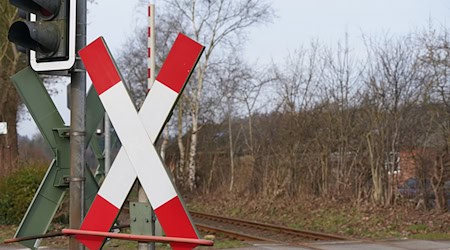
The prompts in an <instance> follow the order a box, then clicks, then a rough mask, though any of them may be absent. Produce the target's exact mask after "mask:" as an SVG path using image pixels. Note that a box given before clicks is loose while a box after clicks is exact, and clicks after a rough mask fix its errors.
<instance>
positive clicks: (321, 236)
mask: <svg viewBox="0 0 450 250" xmlns="http://www.w3.org/2000/svg"><path fill="white" fill-rule="evenodd" d="M190 214H191V215H192V216H193V217H194V218H203V219H206V220H212V221H218V222H222V223H228V224H236V225H240V226H245V227H249V228H257V229H261V230H265V231H272V232H277V233H284V234H287V235H293V236H298V237H302V238H306V239H312V240H350V238H347V237H343V236H339V235H334V234H328V233H320V232H313V231H308V230H298V229H293V228H289V227H285V226H279V225H273V224H267V223H260V222H255V221H250V220H245V219H236V218H229V217H224V216H218V215H212V214H205V213H199V212H192V211H191V212H190ZM196 224H197V223H196ZM197 225H198V224H197Z"/></svg>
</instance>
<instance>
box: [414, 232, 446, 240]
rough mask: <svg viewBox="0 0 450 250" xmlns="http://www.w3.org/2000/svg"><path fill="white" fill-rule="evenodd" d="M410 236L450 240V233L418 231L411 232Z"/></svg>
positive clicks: (422, 238)
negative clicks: (416, 232) (415, 232)
mask: <svg viewBox="0 0 450 250" xmlns="http://www.w3.org/2000/svg"><path fill="white" fill-rule="evenodd" d="M408 238H410V239H417V240H450V233H436V232H434V233H418V234H411V235H409V237H408Z"/></svg>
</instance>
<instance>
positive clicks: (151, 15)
mask: <svg viewBox="0 0 450 250" xmlns="http://www.w3.org/2000/svg"><path fill="white" fill-rule="evenodd" d="M147 36H148V47H147V50H148V52H147V53H148V58H147V64H148V69H147V74H148V87H147V88H148V89H147V91H151V88H152V86H153V83H154V81H155V5H154V4H149V6H148V34H147ZM138 201H139V202H141V203H148V199H147V195H146V194H145V191H144V189H143V188H142V186H141V185H140V184H139V188H138ZM151 218H152V219H151V232H152V235H155V231H156V230H155V214H154V211H153V209H151ZM138 249H139V250H147V249H150V250H154V249H155V243H154V242H151V243H145V242H139V246H138Z"/></svg>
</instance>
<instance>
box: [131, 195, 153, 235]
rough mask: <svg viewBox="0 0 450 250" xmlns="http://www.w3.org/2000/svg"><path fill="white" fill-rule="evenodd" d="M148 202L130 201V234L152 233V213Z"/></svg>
mask: <svg viewBox="0 0 450 250" xmlns="http://www.w3.org/2000/svg"><path fill="white" fill-rule="evenodd" d="M151 214H152V213H151V207H150V204H148V203H142V202H130V229H131V233H132V234H139V235H152V226H151V225H152V224H151V223H152V215H151Z"/></svg>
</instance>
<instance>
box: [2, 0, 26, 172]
mask: <svg viewBox="0 0 450 250" xmlns="http://www.w3.org/2000/svg"><path fill="white" fill-rule="evenodd" d="M0 12H1V13H2V14H1V15H0V89H1V92H0V121H3V122H7V124H8V134H6V135H0V177H2V176H5V175H7V174H8V173H10V172H11V171H13V170H14V169H16V168H17V163H18V161H17V160H18V147H17V128H16V123H17V120H18V113H19V111H20V110H19V105H20V103H21V101H20V98H19V95H18V94H17V92H16V90H15V88H14V85H13V84H12V83H11V81H10V79H9V78H10V77H11V76H12V75H13V74H14V73H16V71H17V70H18V68H20V65H24V58H25V57H24V56H23V55H21V54H20V53H19V52H18V51H17V49H16V47H15V45H14V44H13V43H10V42H9V41H8V29H9V27H10V26H11V24H13V22H15V21H16V20H17V9H16V8H15V7H13V6H12V5H10V4H9V2H8V1H2V2H1V3H0Z"/></svg>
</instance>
